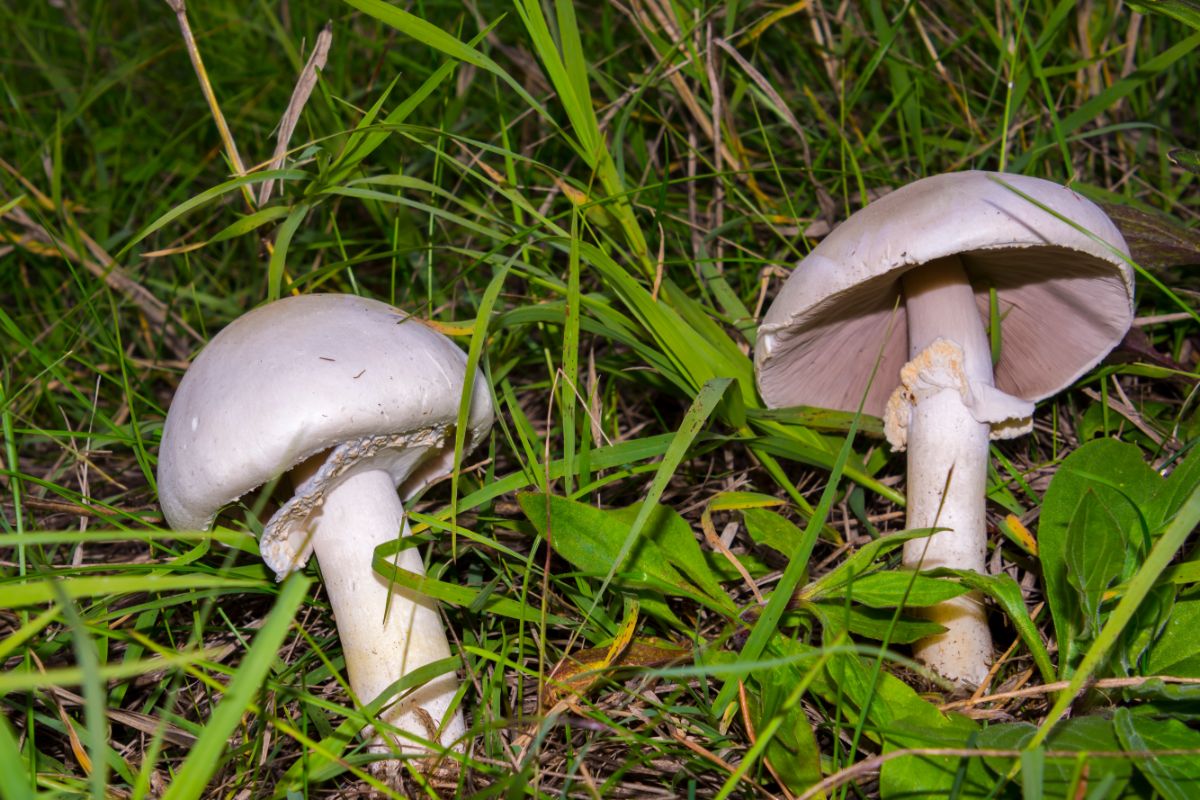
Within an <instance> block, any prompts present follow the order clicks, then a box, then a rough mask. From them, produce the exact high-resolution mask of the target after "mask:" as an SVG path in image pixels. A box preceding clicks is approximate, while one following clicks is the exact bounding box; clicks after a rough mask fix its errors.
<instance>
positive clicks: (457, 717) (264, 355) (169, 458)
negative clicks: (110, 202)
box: [158, 294, 492, 771]
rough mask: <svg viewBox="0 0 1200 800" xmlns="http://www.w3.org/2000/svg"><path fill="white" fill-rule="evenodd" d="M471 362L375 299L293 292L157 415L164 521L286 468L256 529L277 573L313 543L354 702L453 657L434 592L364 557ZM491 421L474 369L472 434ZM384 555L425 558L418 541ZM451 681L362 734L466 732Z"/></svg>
mask: <svg viewBox="0 0 1200 800" xmlns="http://www.w3.org/2000/svg"><path fill="white" fill-rule="evenodd" d="M466 361H467V359H466V355H465V354H464V353H463V352H462V351H461V350H460V349H459V348H458V347H456V346H455V345H454V344H453V343H452V342H451V341H450V340H449V339H447V338H446V337H445V336H443V335H441V334H440V333H438V332H436V331H434V330H433V329H432V328H430V327H428V326H427V325H425V324H423V323H421V322H420V321H419V320H418V319H416V318H414V317H410V316H408V315H406V314H404V313H402V312H400V311H398V310H396V309H394V308H392V307H391V306H388V305H386V304H384V303H381V302H378V301H375V300H368V299H364V298H360V297H354V296H351V295H336V294H322V295H306V296H299V297H290V298H287V299H285V300H280V301H278V302H275V303H271V304H269V305H266V306H263V307H261V308H258V309H256V310H254V311H251V312H250V313H248V314H246V315H245V316H243V317H241V318H239V319H237V320H235V321H234V322H233V323H232V324H230V325H229V326H228V327H226V328H225V329H224V330H223V331H221V332H220V333H219V334H218V335H217V336H216V337H214V338H213V340H212V341H211V342H210V343H209V345H208V346H207V347H206V348H205V349H204V350H203V351H202V352H201V353H200V355H199V356H197V357H196V359H195V361H194V362H193V363H192V365H191V368H190V369H189V370H188V371H187V373H186V374H185V375H184V377H183V380H182V382H181V383H180V385H179V389H178V391H177V392H176V394H175V398H174V400H173V401H172V403H171V409H170V412H169V413H168V415H167V420H166V423H165V425H164V428H163V437H162V447H161V450H160V453H159V469H158V489H159V499H160V501H161V503H162V508H163V511H164V513H165V514H166V518H167V521H168V522H169V523H170V525H171V527H173V528H176V529H179V530H205V529H207V528H208V527H209V526H210V525H211V524H212V522H213V519H214V518H215V516H216V514H217V512H218V511H219V510H220V509H221V507H222V506H225V505H226V504H228V503H230V502H232V501H234V500H236V499H237V498H239V497H241V496H242V495H244V494H246V493H247V492H250V491H252V490H253V489H255V488H256V487H259V486H261V485H263V484H266V483H268V482H270V481H272V480H273V479H275V478H276V477H278V476H280V475H281V474H283V473H288V478H289V479H290V481H291V483H292V484H293V485H294V493H293V495H292V497H291V498H290V499H289V500H287V501H286V502H285V503H284V504H283V505H282V506H281V507H280V508H279V510H278V511H276V512H275V514H274V515H273V516H272V517H271V518H270V520H269V521H268V522H267V524H266V526H265V527H264V529H263V533H262V536H261V539H260V549H261V551H262V555H263V559H264V560H265V561H266V563H267V564H268V565H269V566H270V567H271V569H273V570H274V571H275V574H276V575H277V576H278V577H279V578H280V579H282V578H283V577H284V576H286V575H287V574H288V573H289V572H291V571H293V570H297V569H301V568H303V567H304V565H305V563H306V562H307V561H308V558H309V555H310V554H312V553H314V552H315V554H316V556H317V562H318V564H319V565H320V567H321V574H322V576H323V579H324V585H325V590H326V592H327V593H328V596H329V600H330V604H331V605H332V606H333V613H334V616H335V618H336V621H337V628H338V635H339V637H340V639H341V644H342V650H343V652H344V654H345V660H346V670H347V672H348V673H349V679H350V686H351V688H352V689H353V690H354V693H355V694H356V695H357V696H358V698H359V700H360V701H362V702H364V703H366V702H369V701H371V700H373V699H375V698H376V697H377V696H378V695H380V694H381V693H382V692H383V691H384V690H385V689H386V688H387V687H388V686H389V685H391V684H392V683H393V682H395V681H397V680H398V679H400V678H401V677H403V676H404V675H406V674H408V673H410V672H412V671H413V670H415V669H417V668H418V667H421V666H423V665H425V664H428V663H430V662H432V661H436V660H439V659H443V658H447V657H449V656H450V647H449V645H448V643H447V640H446V634H445V631H444V630H443V629H442V624H441V619H440V617H439V614H438V610H437V607H436V604H435V603H434V602H433V601H431V600H430V599H429V598H427V597H424V596H422V595H419V594H416V593H413V592H410V591H408V590H406V589H403V588H400V587H398V586H395V585H394V584H392V583H391V582H390V581H389V580H388V579H386V578H385V577H382V576H380V575H378V574H376V573H375V572H374V571H373V570H372V567H371V559H372V555H373V552H374V549H375V548H376V547H377V546H378V545H381V544H384V543H387V542H390V541H395V540H396V538H397V537H398V536H402V535H407V534H408V532H409V528H408V524H407V521H406V515H405V512H404V508H403V506H402V505H401V500H400V496H399V495H403V496H404V497H405V498H406V499H407V498H408V497H410V496H412V495H413V494H414V493H415V492H417V491H418V490H420V489H421V488H422V487H424V486H426V485H427V484H429V483H431V482H433V481H435V480H438V479H439V478H442V477H445V476H446V475H447V474H449V473H450V471H451V470H452V468H453V462H454V439H455V436H454V430H455V423H456V420H457V416H458V409H459V403H460V400H461V398H462V394H463V389H464V377H465V375H466ZM491 424H492V405H491V400H490V397H489V394H488V391H487V388H486V386H485V385H484V382H483V379H482V378H481V376H480V375H479V373H478V372H476V374H475V382H474V393H473V395H472V398H471V404H470V414H469V421H468V430H467V431H466V448H467V449H470V448H472V447H474V446H475V445H476V444H478V443H479V442H480V440H481V439H482V438H483V437H484V435H485V434H486V432H487V430H488V429H489V428H490V426H491ZM289 471H290V472H289ZM397 489H398V490H399V494H397ZM394 563H395V564H397V565H398V566H400V567H402V568H403V569H405V570H408V571H410V572H416V573H423V567H422V563H421V558H420V556H419V555H418V554H417V551H416V550H415V549H413V548H408V549H405V550H403V551H401V552H400V553H399V554H398V556H397V557H396V558H395V562H394ZM456 688H457V680H456V678H455V676H454V674H453V673H449V674H443V675H441V676H440V677H438V678H436V679H434V680H432V681H430V682H428V683H426V684H425V685H423V686H421V687H418V688H416V689H415V690H413V691H411V692H410V693H408V694H406V695H404V696H403V697H402V698H401V700H400V701H399V702H396V703H395V704H394V705H392V706H391V707H389V708H387V709H386V710H385V711H384V712H382V713H381V714H380V718H381V719H383V720H385V721H386V722H388V723H389V724H390V725H392V726H395V727H396V728H398V729H399V730H400V731H404V732H406V733H407V734H408V735H407V736H404V735H402V736H401V737H399V738H398V740H394V741H392V742H390V743H389V742H386V741H384V739H383V738H382V732H379V731H377V732H376V734H375V739H374V740H373V742H372V749H373V750H374V751H376V752H383V751H387V752H391V751H393V750H397V751H399V752H401V753H405V754H420V753H428V750H427V749H426V748H425V747H424V746H423V745H422V742H426V741H428V742H434V743H437V744H439V745H442V746H447V747H450V746H454V745H455V744H456V743H459V745H460V746H461V739H462V737H463V734H464V731H465V726H464V724H463V717H462V714H461V712H459V711H455V712H454V713H453V714H452V715H449V716H448V713H447V712H448V710H449V707H450V704H451V701H452V699H453V697H454V695H455V691H456ZM385 763H386V762H385ZM395 766H396V765H395V764H394V763H392V764H391V766H390V767H385V768H384V771H387V770H388V769H394V768H395Z"/></svg>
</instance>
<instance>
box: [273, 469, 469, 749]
mask: <svg viewBox="0 0 1200 800" xmlns="http://www.w3.org/2000/svg"><path fill="white" fill-rule="evenodd" d="M310 463H312V462H310ZM318 463H319V462H318ZM306 466H308V465H301V466H300V467H297V468H296V469H295V470H293V475H292V477H293V479H295V478H297V477H300V476H297V475H296V474H295V473H297V472H298V471H301V470H303V469H304V468H305V467H306ZM310 526H311V528H310V529H311V534H312V544H313V552H314V553H315V554H316V556H317V563H319V564H320V565H321V575H322V577H323V579H324V584H325V591H326V592H328V594H329V602H330V605H332V606H333V614H334V617H335V619H336V621H337V629H338V638H340V639H341V642H342V652H343V653H344V654H345V659H346V671H347V672H348V673H349V676H350V687H351V688H352V689H353V690H354V693H355V694H356V695H357V696H358V699H359V700H360V701H361V702H363V703H367V702H370V701H371V700H374V699H375V698H376V697H378V696H379V695H380V694H382V693H383V692H384V690H385V689H387V687H388V686H390V685H391V684H392V683H395V682H396V681H397V680H399V679H400V678H402V677H404V676H405V675H407V674H408V673H410V672H412V671H413V670H415V669H417V668H419V667H422V666H424V665H426V664H429V663H431V662H433V661H437V660H439V659H443V658H448V657H449V656H450V645H449V643H448V642H447V640H446V633H445V630H444V629H443V628H442V620H441V617H440V615H439V614H438V609H437V604H436V603H435V602H434V601H433V600H431V599H430V598H428V597H425V596H423V595H420V594H417V593H415V592H411V591H409V590H407V589H404V588H401V587H399V586H396V585H390V584H389V582H388V581H387V579H386V578H383V577H381V576H380V575H378V574H376V573H375V571H374V570H373V569H372V568H371V558H372V553H373V552H374V550H375V548H376V547H378V546H379V545H381V544H384V543H386V542H392V541H395V539H396V536H397V535H401V536H407V535H408V534H409V527H408V520H407V515H406V514H405V513H404V506H403V505H402V504H401V502H400V498H399V496H398V495H397V493H396V482H395V480H394V478H393V477H392V476H391V475H390V474H389V473H387V472H385V471H383V470H370V471H366V472H362V473H359V474H356V475H351V476H350V477H348V478H346V479H345V480H343V481H342V482H340V483H338V484H337V485H336V486H335V487H333V488H332V489H331V490H330V491H329V492H328V493H327V494H326V495H325V499H324V503H323V504H322V506H321V510H320V512H319V513H318V514H317V515H316V516H315V518H314V519H313V521H312V522H311V523H310ZM393 563H394V564H395V565H396V566H398V567H400V568H402V569H405V570H408V571H409V572H414V573H417V574H418V575H423V574H424V572H425V569H424V566H423V565H422V563H421V557H420V555H419V554H418V553H417V550H416V549H415V548H408V549H405V550H402V551H400V552H399V553H397V554H396V556H395V557H394V560H393ZM457 689H458V680H457V678H456V677H455V675H454V673H447V674H443V675H440V676H438V677H437V678H435V679H433V680H432V681H430V682H428V683H426V684H425V685H423V686H420V687H418V688H416V689H414V690H412V691H410V692H408V693H406V694H405V695H403V697H402V699H401V700H400V701H399V702H396V703H394V704H392V705H391V706H389V707H387V708H386V709H385V710H384V711H383V713H381V714H380V719H382V720H385V721H386V722H388V723H389V724H390V725H394V726H395V727H396V728H398V729H399V730H400V731H404V732H407V733H410V734H412V736H411V737H404V736H401V737H399V739H400V740H399V741H398V742H395V743H394V746H392V745H390V744H389V743H388V741H386V740H385V739H384V736H383V734H382V732H380V731H376V733H375V737H374V739H373V740H372V743H371V749H372V750H373V751H375V752H395V751H399V752H401V753H408V754H420V753H425V754H428V753H429V750H428V749H427V748H426V747H424V746H422V745H421V744H420V742H422V741H435V742H440V743H442V744H444V745H446V746H454V745H455V743H458V742H461V741H462V739H463V735H464V733H465V730H466V727H465V725H464V723H463V717H462V712H461V711H458V710H456V711H455V712H454V715H453V717H452V718H451V719H449V720H446V719H445V717H446V712H447V709H448V708H449V707H450V703H451V701H452V700H453V698H454V695H455V692H456V691H457ZM439 730H440V736H439ZM460 746H461V745H460Z"/></svg>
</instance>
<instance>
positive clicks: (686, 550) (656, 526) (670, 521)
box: [609, 504, 732, 607]
mask: <svg viewBox="0 0 1200 800" xmlns="http://www.w3.org/2000/svg"><path fill="white" fill-rule="evenodd" d="M639 509H640V507H639V506H637V505H633V506H626V507H625V508H619V509H613V510H612V511H610V512H609V513H611V514H612V515H613V516H614V517H615V518H616V519H618V520H621V521H622V522H624V523H625V524H626V525H633V521H634V520H635V519H636V518H637V514H638V511H639ZM642 535H643V536H646V537H648V538H649V539H650V540H651V541H653V542H654V543H655V544H656V545H658V546H659V548H661V549H662V552H663V553H664V554H666V556H667V558H668V559H669V560H670V562H671V564H672V565H673V566H674V567H675V568H676V569H678V570H679V571H680V572H682V573H683V574H684V575H686V576H687V577H688V578H690V579H691V581H692V583H694V584H696V586H698V587H699V588H700V589H702V590H704V592H705V594H707V595H708V596H709V597H711V598H713V599H714V600H716V601H718V602H721V603H724V602H726V601H727V600H728V595H726V594H725V590H724V589H722V588H721V582H720V580H718V578H717V576H716V575H715V574H714V573H713V571H712V569H710V568H709V566H708V561H707V560H706V559H705V557H704V551H703V550H701V549H700V543H699V542H698V541H696V537H695V535H694V534H693V533H692V526H691V525H689V524H688V521H687V520H685V519H684V518H683V517H682V516H680V514H679V512H678V511H676V510H675V509H673V508H671V507H669V506H665V505H662V504H657V505H655V507H654V510H653V511H651V512H650V516H649V518H648V519H647V520H646V524H645V526H643V528H642ZM731 607H732V606H731Z"/></svg>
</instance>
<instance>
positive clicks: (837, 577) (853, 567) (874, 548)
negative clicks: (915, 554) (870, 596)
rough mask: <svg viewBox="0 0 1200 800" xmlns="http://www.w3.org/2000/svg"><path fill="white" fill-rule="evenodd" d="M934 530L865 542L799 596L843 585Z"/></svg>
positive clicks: (914, 530) (914, 531) (904, 532)
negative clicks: (900, 547)
mask: <svg viewBox="0 0 1200 800" xmlns="http://www.w3.org/2000/svg"><path fill="white" fill-rule="evenodd" d="M934 530H935V529H934V528H913V529H911V530H907V531H900V532H899V533H891V534H888V535H887V536H883V537H880V538H879V539H875V540H874V541H871V542H867V543H866V544H865V545H863V546H862V547H860V548H858V550H856V551H855V552H854V554H853V555H852V556H850V557H849V558H847V559H845V560H843V561H842V563H840V564H838V565H837V567H835V568H834V569H833V570H832V571H830V572H828V573H826V574H825V575H822V576H821V577H820V578H818V579H817V580H815V581H813V582H812V583H811V584H809V585H808V586H806V587H804V589H803V590H801V593H800V594H801V596H802V597H808V596H810V595H815V594H820V593H821V592H824V591H827V589H828V587H830V586H834V585H837V584H841V583H845V582H846V581H847V580H850V578H851V577H852V576H855V575H862V574H864V573H867V572H870V571H871V570H872V569H874V568H875V567H877V566H878V564H876V563H875V562H876V559H878V558H880V557H881V556H885V555H887V554H888V553H890V552H892V551H893V550H895V549H896V548H897V547H899V546H900V545H902V544H904V543H905V542H907V541H909V540H910V539H919V538H921V537H922V536H929V535H930V534H931V533H933V532H934Z"/></svg>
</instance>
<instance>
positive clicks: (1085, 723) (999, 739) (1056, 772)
mask: <svg viewBox="0 0 1200 800" xmlns="http://www.w3.org/2000/svg"><path fill="white" fill-rule="evenodd" d="M1036 733H1037V728H1036V727H1035V726H1034V725H1030V724H1029V723H1024V722H1020V723H1012V724H1001V725H992V726H990V727H989V728H987V729H986V730H984V731H983V733H981V734H980V736H979V746H980V747H981V748H984V749H997V750H1022V749H1027V748H1026V745H1027V744H1028V743H1029V742H1031V741H1033V739H1034V736H1035V735H1036ZM1034 749H1042V750H1043V752H1044V753H1050V752H1066V753H1070V754H1072V755H1070V756H1067V757H1065V758H1064V757H1057V758H1052V757H1049V756H1047V757H1046V758H1045V763H1044V767H1043V780H1042V784H1041V791H1042V796H1043V797H1048V798H1065V797H1068V796H1073V795H1069V794H1068V790H1070V789H1072V788H1073V787H1075V785H1076V783H1075V772H1076V769H1077V761H1078V759H1080V758H1086V754H1087V753H1089V752H1097V751H1100V752H1109V753H1111V752H1114V751H1118V750H1120V749H1121V745H1120V743H1119V742H1118V741H1117V735H1116V732H1115V731H1114V730H1113V724H1112V723H1111V722H1110V721H1109V720H1107V719H1105V718H1104V717H1100V716H1086V717H1076V718H1074V719H1069V720H1064V721H1063V722H1060V723H1059V724H1058V725H1055V726H1054V729H1053V730H1052V731H1051V732H1050V735H1049V736H1048V737H1046V741H1045V742H1044V743H1043V745H1042V746H1040V747H1035V748H1028V750H1034ZM1074 754H1078V756H1076V755H1074ZM984 761H985V763H986V764H987V766H988V767H989V768H990V769H993V770H995V771H996V773H997V774H999V775H1006V774H1008V772H1009V770H1010V769H1011V767H1012V763H1013V759H1008V758H996V757H992V756H988V757H986V758H985V759H984ZM1022 763H1023V760H1022ZM1087 765H1088V783H1089V784H1099V783H1101V782H1102V781H1104V780H1109V781H1112V786H1111V787H1110V790H1109V792H1108V793H1107V795H1106V796H1107V797H1119V796H1121V792H1122V791H1123V790H1124V789H1125V787H1126V786H1127V785H1128V783H1129V780H1130V778H1132V777H1133V765H1132V764H1131V763H1130V759H1128V758H1090V759H1087Z"/></svg>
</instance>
